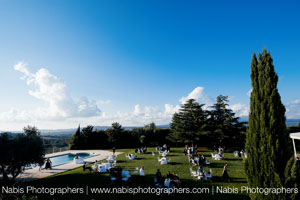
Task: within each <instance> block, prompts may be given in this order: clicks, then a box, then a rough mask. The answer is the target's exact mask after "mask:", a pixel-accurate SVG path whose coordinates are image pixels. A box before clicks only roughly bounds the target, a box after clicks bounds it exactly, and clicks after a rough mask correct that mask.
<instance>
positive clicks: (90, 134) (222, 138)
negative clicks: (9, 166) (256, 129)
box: [69, 95, 246, 149]
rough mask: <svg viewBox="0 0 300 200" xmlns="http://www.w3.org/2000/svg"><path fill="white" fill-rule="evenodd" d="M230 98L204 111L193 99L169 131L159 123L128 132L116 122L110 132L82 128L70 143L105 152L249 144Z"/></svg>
mask: <svg viewBox="0 0 300 200" xmlns="http://www.w3.org/2000/svg"><path fill="white" fill-rule="evenodd" d="M228 106H229V105H228V97H227V96H223V95H220V96H218V97H217V102H216V103H215V104H214V105H213V106H211V107H208V109H204V104H199V103H198V102H197V101H196V100H194V99H189V100H188V101H187V102H186V103H184V104H183V105H182V106H181V108H180V110H179V111H178V112H176V113H175V114H174V115H173V118H172V122H171V124H170V128H169V129H161V128H156V125H155V123H153V122H152V123H150V124H147V125H145V126H144V127H143V128H134V129H132V130H124V129H123V128H122V126H121V125H120V124H119V123H118V122H115V123H113V124H112V127H111V128H109V129H107V130H94V127H93V126H91V125H90V126H87V127H85V128H82V129H81V128H80V126H79V127H78V129H77V131H76V133H75V134H74V135H73V136H72V138H71V139H70V141H69V147H70V149H105V148H112V147H117V148H133V147H140V146H157V145H163V144H165V143H168V144H171V145H176V146H183V145H185V144H195V145H196V144H197V145H201V146H209V147H212V146H234V147H240V148H242V147H243V145H244V143H245V131H246V126H245V123H244V122H240V121H239V118H238V117H236V116H235V113H233V111H232V110H231V109H229V108H228Z"/></svg>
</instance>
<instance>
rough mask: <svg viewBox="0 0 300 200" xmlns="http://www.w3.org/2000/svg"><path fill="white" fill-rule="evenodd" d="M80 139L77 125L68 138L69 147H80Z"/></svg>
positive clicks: (72, 148) (73, 148)
mask: <svg viewBox="0 0 300 200" xmlns="http://www.w3.org/2000/svg"><path fill="white" fill-rule="evenodd" d="M81 139H82V137H81V132H80V125H79V126H78V128H77V130H76V132H75V134H74V135H73V136H72V137H71V139H70V142H69V148H70V149H71V150H75V149H80V148H81V144H82V141H81Z"/></svg>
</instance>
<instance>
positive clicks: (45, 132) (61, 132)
mask: <svg viewBox="0 0 300 200" xmlns="http://www.w3.org/2000/svg"><path fill="white" fill-rule="evenodd" d="M240 121H242V122H248V118H245V117H243V118H241V119H240ZM299 122H300V119H287V120H286V125H287V126H298V123H299ZM156 127H157V128H170V125H168V124H165V125H157V126H156ZM109 128H111V126H94V129H95V130H107V129H109ZM123 128H124V129H125V130H132V129H134V128H143V126H123ZM76 130H77V128H72V129H52V130H51V129H41V130H40V131H41V134H42V135H49V136H55V135H73V134H74V133H75V131H76ZM0 132H3V131H0ZM21 132H22V131H13V133H21Z"/></svg>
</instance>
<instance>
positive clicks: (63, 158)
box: [50, 153, 91, 166]
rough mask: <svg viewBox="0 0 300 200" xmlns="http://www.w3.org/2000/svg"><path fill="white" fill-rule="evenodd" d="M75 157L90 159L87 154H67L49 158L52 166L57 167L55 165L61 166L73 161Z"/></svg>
mask: <svg viewBox="0 0 300 200" xmlns="http://www.w3.org/2000/svg"><path fill="white" fill-rule="evenodd" d="M76 156H78V157H80V158H87V157H90V156H91V155H90V154H89V153H77V154H71V153H68V154H63V155H59V156H54V157H50V160H51V162H52V166H57V165H62V164H65V163H68V162H71V161H73V160H74V158H75V157H76Z"/></svg>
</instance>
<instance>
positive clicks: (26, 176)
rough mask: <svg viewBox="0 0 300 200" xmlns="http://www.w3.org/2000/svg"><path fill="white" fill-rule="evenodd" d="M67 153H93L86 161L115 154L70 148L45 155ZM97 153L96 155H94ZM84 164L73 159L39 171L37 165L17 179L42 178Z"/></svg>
mask: <svg viewBox="0 0 300 200" xmlns="http://www.w3.org/2000/svg"><path fill="white" fill-rule="evenodd" d="M67 153H73V154H76V153H89V154H91V155H92V157H90V158H85V159H84V161H85V162H87V163H91V162H95V160H97V161H99V160H104V159H107V158H108V157H109V156H111V155H113V153H112V152H109V151H103V150H69V151H64V152H58V153H51V154H46V155H45V157H53V156H58V155H63V154H67ZM120 154H122V152H116V154H115V155H120ZM93 155H95V156H93ZM81 166H82V164H75V163H74V162H73V161H72V162H69V163H66V164H62V165H58V166H54V167H53V168H52V169H51V170H45V169H43V170H41V171H39V167H35V168H33V169H27V170H25V171H24V172H23V173H21V174H20V175H19V176H18V177H17V180H19V181H31V180H36V179H40V178H44V177H47V176H51V175H53V174H57V173H61V172H64V171H67V170H70V169H74V168H77V167H81Z"/></svg>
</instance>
